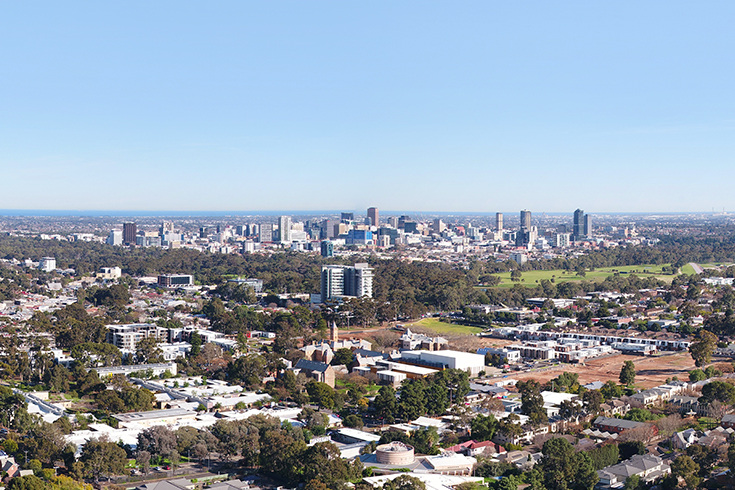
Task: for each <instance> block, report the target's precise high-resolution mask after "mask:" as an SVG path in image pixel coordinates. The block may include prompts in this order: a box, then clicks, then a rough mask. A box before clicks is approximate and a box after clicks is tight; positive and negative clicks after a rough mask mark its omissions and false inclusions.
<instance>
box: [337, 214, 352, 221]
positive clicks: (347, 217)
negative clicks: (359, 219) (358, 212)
mask: <svg viewBox="0 0 735 490" xmlns="http://www.w3.org/2000/svg"><path fill="white" fill-rule="evenodd" d="M340 219H341V220H342V221H355V213H342V215H341V217H340Z"/></svg>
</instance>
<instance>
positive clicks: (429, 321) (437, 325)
mask: <svg viewBox="0 0 735 490" xmlns="http://www.w3.org/2000/svg"><path fill="white" fill-rule="evenodd" d="M413 325H416V326H419V327H424V328H428V329H429V330H433V331H434V332H436V333H440V334H454V335H473V334H476V333H480V332H482V331H483V330H484V329H482V328H480V327H469V326H467V325H454V324H452V323H445V322H442V321H439V319H438V318H424V319H423V320H419V321H418V322H415V323H412V324H409V325H408V327H409V328H410V327H411V326H413Z"/></svg>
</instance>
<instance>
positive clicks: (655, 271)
mask: <svg viewBox="0 0 735 490" xmlns="http://www.w3.org/2000/svg"><path fill="white" fill-rule="evenodd" d="M664 265H665V264H664ZM662 267H663V265H626V266H620V267H604V268H601V269H595V270H594V271H588V272H587V274H586V276H585V277H581V276H578V275H577V274H576V273H574V272H570V271H565V270H562V269H555V270H550V271H527V272H523V275H522V276H521V279H522V281H521V282H519V283H518V284H521V285H523V286H526V287H529V288H531V287H535V286H537V285H538V283H540V282H541V281H542V280H543V279H546V280H548V281H551V280H552V279H554V282H555V283H556V284H559V283H561V282H567V281H576V282H579V281H583V280H587V281H596V280H604V279H605V278H606V277H608V276H612V275H613V274H615V273H616V272H619V273H623V274H637V275H639V276H654V277H656V278H657V279H661V280H662V281H666V282H671V281H672V279H673V278H674V276H670V275H665V274H663V273H662V272H661V268H662ZM687 267H688V266H687ZM690 269H691V267H690ZM691 273H692V274H693V273H694V271H693V270H692V272H691ZM495 275H496V276H498V277H500V280H501V282H500V285H498V286H495V287H499V288H512V287H513V285H514V284H516V283H514V282H513V281H511V280H510V272H504V273H502V274H495Z"/></svg>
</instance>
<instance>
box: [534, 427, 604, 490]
mask: <svg viewBox="0 0 735 490" xmlns="http://www.w3.org/2000/svg"><path fill="white" fill-rule="evenodd" d="M542 452H543V455H544V456H543V457H542V458H541V471H542V473H543V474H544V484H545V486H546V488H547V489H548V490H568V489H573V490H592V489H593V488H594V486H595V484H596V483H597V482H598V481H599V477H598V476H597V473H596V472H595V470H594V467H593V464H592V461H591V459H590V457H589V455H587V453H585V452H576V451H575V450H574V446H572V445H571V444H569V442H568V441H567V440H566V439H563V438H560V437H555V438H553V439H549V440H548V441H546V442H545V443H544V447H543V451H542Z"/></svg>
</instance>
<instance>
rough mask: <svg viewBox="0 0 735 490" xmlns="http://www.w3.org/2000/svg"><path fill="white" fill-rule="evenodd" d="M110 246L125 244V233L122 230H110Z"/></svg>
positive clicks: (108, 240) (108, 238)
mask: <svg viewBox="0 0 735 490" xmlns="http://www.w3.org/2000/svg"><path fill="white" fill-rule="evenodd" d="M107 244H108V245H115V246H120V245H122V244H123V232H122V230H110V234H109V235H108V237H107Z"/></svg>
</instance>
